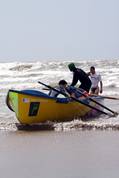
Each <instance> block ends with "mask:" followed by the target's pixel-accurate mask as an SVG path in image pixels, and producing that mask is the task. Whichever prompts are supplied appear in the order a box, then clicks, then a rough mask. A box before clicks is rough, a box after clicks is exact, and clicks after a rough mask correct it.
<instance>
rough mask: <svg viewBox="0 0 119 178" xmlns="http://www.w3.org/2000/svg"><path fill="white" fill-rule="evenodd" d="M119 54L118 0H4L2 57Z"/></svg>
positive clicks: (103, 56) (109, 56)
mask: <svg viewBox="0 0 119 178" xmlns="http://www.w3.org/2000/svg"><path fill="white" fill-rule="evenodd" d="M115 58H116V59H117V58H119V0H0V61H10V60H18V61H22V60H50V59H58V60H60V59H62V60H66V59H68V60H70V59H76V60H78V59H115Z"/></svg>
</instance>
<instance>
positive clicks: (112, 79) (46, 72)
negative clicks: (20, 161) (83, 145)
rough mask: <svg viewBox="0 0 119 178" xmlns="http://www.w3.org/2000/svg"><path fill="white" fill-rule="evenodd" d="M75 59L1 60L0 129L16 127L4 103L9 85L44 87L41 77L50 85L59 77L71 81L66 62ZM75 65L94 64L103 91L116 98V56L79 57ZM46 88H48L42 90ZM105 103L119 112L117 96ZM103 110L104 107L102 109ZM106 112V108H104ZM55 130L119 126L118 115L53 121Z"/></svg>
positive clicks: (86, 67)
mask: <svg viewBox="0 0 119 178" xmlns="http://www.w3.org/2000/svg"><path fill="white" fill-rule="evenodd" d="M70 62H75V61H49V62H39V61H36V62H9V63H8V62H6V63H0V105H1V107H0V130H16V126H15V123H17V122H18V121H17V119H16V117H15V115H14V113H13V112H11V111H10V110H9V109H8V108H7V106H6V95H7V92H8V90H9V89H17V90H22V89H37V90H42V91H44V90H43V88H44V87H43V86H42V85H40V84H39V83H38V81H41V82H43V83H46V84H48V85H51V86H55V85H57V83H58V81H59V80H61V79H65V80H67V82H68V83H69V84H70V83H71V81H72V73H71V72H70V71H69V69H68V67H67V65H68V64H69V63H70ZM75 64H76V66H77V67H79V68H82V69H83V70H85V71H86V72H88V71H89V68H90V66H92V65H94V66H95V68H96V71H97V72H98V73H100V74H101V76H102V80H103V90H104V91H103V95H106V96H114V97H117V98H119V60H79V61H76V62H75ZM44 92H47V91H44ZM104 105H105V106H106V107H109V108H110V109H111V110H114V111H116V112H118V113H119V107H118V106H119V100H112V99H105V101H104ZM105 111H106V110H105ZM106 112H109V111H106ZM53 124H54V127H55V130H57V131H60V130H78V129H80V130H81V129H88V130H89V129H116V130H117V129H119V116H117V117H108V116H105V115H101V116H100V117H98V118H95V119H94V120H92V119H91V120H88V121H82V120H81V119H80V118H78V119H77V120H73V121H71V122H66V123H53Z"/></svg>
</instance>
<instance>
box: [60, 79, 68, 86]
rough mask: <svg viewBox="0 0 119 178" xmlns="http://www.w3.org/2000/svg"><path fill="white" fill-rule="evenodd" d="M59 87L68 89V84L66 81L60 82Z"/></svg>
mask: <svg viewBox="0 0 119 178" xmlns="http://www.w3.org/2000/svg"><path fill="white" fill-rule="evenodd" d="M59 86H62V87H66V86H67V82H66V81H65V80H60V81H59Z"/></svg>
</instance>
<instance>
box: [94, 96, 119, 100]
mask: <svg viewBox="0 0 119 178" xmlns="http://www.w3.org/2000/svg"><path fill="white" fill-rule="evenodd" d="M92 96H100V97H102V98H105V99H111V100H119V98H116V97H113V96H103V95H92Z"/></svg>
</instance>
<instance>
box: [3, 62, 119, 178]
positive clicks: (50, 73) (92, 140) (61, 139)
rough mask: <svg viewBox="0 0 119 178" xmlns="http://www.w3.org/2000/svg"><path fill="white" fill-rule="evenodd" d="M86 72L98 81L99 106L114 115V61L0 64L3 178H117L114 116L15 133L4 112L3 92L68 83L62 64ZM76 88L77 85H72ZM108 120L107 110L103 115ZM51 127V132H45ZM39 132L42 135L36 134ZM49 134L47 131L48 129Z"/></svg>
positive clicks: (118, 72)
mask: <svg viewBox="0 0 119 178" xmlns="http://www.w3.org/2000/svg"><path fill="white" fill-rule="evenodd" d="M70 62H74V63H75V65H76V67H78V68H81V69H83V70H84V71H86V72H89V69H90V67H91V66H95V68H96V72H97V73H100V75H101V77H102V81H103V93H102V94H101V95H103V96H107V97H115V98H116V99H117V100H116V99H104V105H105V106H106V107H107V108H109V109H110V110H111V111H114V112H117V113H119V59H112V60H108V59H107V60H59V61H57V60H49V61H33V62H31V61H30V62H26V61H24V62H17V61H13V62H1V63H0V175H1V177H3V178H27V177H28V178H118V177H119V154H118V151H119V115H117V116H113V117H111V116H108V115H104V114H101V115H100V116H98V117H96V118H93V119H92V118H88V119H86V120H82V119H81V118H76V119H75V118H74V119H73V120H72V121H70V122H64V123H62V122H59V123H56V122H54V123H53V122H52V123H51V122H50V123H49V122H47V123H46V126H47V127H46V126H45V125H43V127H40V129H36V130H19V129H18V128H17V127H16V124H19V122H18V120H17V118H16V116H15V113H14V112H12V111H11V110H9V109H8V107H7V105H6V96H7V93H8V91H9V89H15V90H23V89H35V90H39V91H42V92H46V93H47V92H48V91H47V90H45V88H44V86H42V85H41V84H39V83H38V81H41V82H43V83H45V84H48V85H50V86H56V85H57V84H58V82H59V80H62V79H64V80H66V81H67V82H68V84H71V82H72V73H71V72H70V71H69V69H68V64H69V63H70ZM78 84H80V83H78ZM104 111H105V112H107V113H110V114H112V112H110V111H109V110H107V109H105V110H104ZM51 126H53V127H51ZM41 128H42V129H41ZM51 128H52V129H51Z"/></svg>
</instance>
